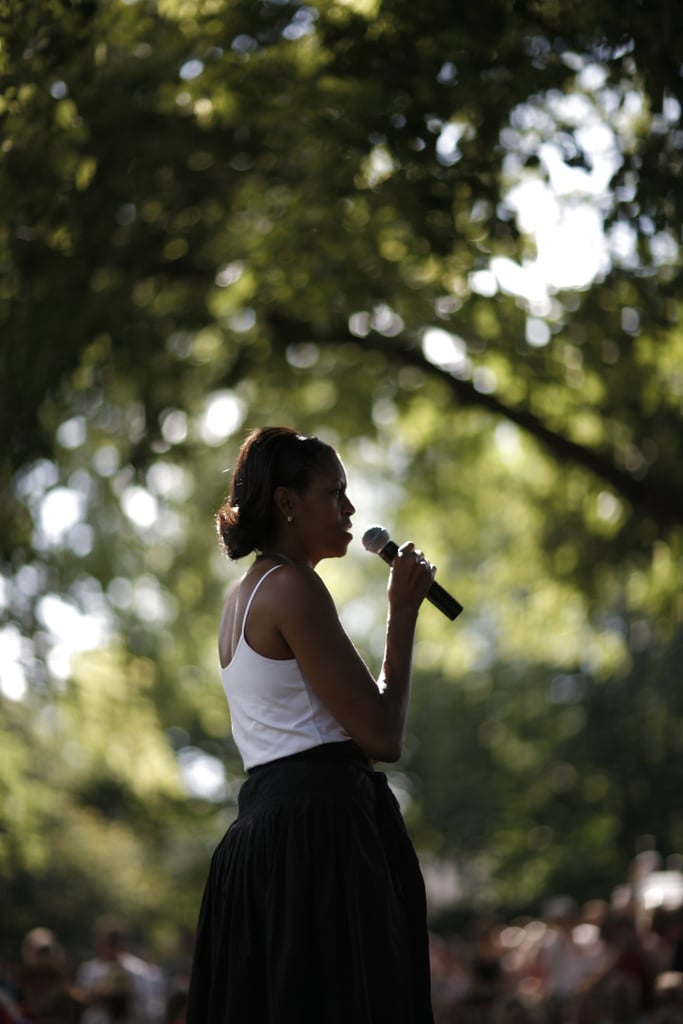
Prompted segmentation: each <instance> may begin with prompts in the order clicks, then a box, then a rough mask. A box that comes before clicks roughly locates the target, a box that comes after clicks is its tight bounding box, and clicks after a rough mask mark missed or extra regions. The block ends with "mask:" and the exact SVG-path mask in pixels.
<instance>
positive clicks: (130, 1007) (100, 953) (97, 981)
mask: <svg viewBox="0 0 683 1024" xmlns="http://www.w3.org/2000/svg"><path fill="white" fill-rule="evenodd" d="M94 943H95V954H96V955H95V957H94V958H93V959H91V960H86V961H85V962H84V963H82V964H81V965H80V967H79V968H78V970H77V972H76V984H77V986H78V987H79V988H80V989H81V990H82V991H83V992H84V994H85V996H86V999H87V1000H88V1002H89V1003H93V1004H95V1003H96V1004H98V1005H100V1006H101V1005H102V1003H103V1001H105V1002H106V1001H107V1000H111V1001H113V1003H114V1005H115V1006H118V1005H119V1002H121V1001H123V1002H125V1013H126V1014H127V1015H128V1016H129V1017H131V1018H133V1019H135V1020H140V1021H141V1022H144V1024H161V1022H162V1021H163V1020H164V1007H165V999H166V985H165V979H164V975H163V972H162V971H161V969H160V968H159V967H157V966H156V965H154V964H151V963H148V962H147V961H146V960H143V959H142V958H141V957H139V956H135V955H134V954H133V953H131V952H130V950H129V949H128V948H127V943H128V928H127V924H126V922H125V921H124V920H123V918H121V917H118V916H116V915H105V916H104V917H100V918H98V919H97V920H96V922H95V926H94ZM115 1012H118V1011H115ZM122 1012H123V1011H122Z"/></svg>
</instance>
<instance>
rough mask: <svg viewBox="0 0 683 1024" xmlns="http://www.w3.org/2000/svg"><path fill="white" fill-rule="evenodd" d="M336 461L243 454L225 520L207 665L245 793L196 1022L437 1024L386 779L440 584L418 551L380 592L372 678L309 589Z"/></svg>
mask: <svg viewBox="0 0 683 1024" xmlns="http://www.w3.org/2000/svg"><path fill="white" fill-rule="evenodd" d="M346 488H347V481H346V473H345V470H344V466H343V464H342V462H341V460H340V458H339V456H338V455H337V453H336V452H335V450H334V449H333V448H331V447H330V446H329V445H327V444H325V443H324V442H323V441H321V440H319V439H318V438H316V437H304V436H302V435H300V434H297V433H296V432H295V431H293V430H290V429H288V428H285V427H268V428H264V429H262V430H257V431H255V432H254V433H252V434H250V435H249V437H247V439H246V441H245V442H244V444H243V445H242V447H241V449H240V452H239V456H238V459H237V462H236V465H235V467H234V470H233V474H232V480H231V488H230V495H229V498H228V500H227V501H226V503H225V504H224V505H223V506H222V508H221V509H220V510H219V512H218V515H217V524H218V531H219V536H220V539H221V543H222V545H223V547H224V549H225V551H226V553H227V555H228V556H229V558H231V559H240V558H243V557H244V556H246V555H249V554H251V553H254V554H255V558H254V560H253V561H252V563H251V565H250V566H249V568H248V569H247V570H246V572H245V573H244V575H243V576H242V577H241V579H240V580H239V581H238V582H237V583H236V584H235V585H234V586H233V587H232V588H231V589H230V590H229V592H228V594H227V597H226V599H225V604H224V606H223V613H222V617H221V621H220V628H219V637H218V648H219V656H220V667H221V676H222V680H223V687H224V689H225V693H226V697H227V700H228V703H229V707H230V717H231V722H232V732H233V736H234V739H235V743H236V744H237V747H238V750H239V752H240V755H241V757H242V760H243V762H244V767H245V770H246V772H247V776H248V777H247V779H246V781H245V782H244V784H243V786H242V789H241V791H240V795H239V809H238V816H237V818H236V820H235V821H234V822H233V824H232V825H231V826H230V828H229V829H228V831H227V833H226V834H225V836H224V837H223V839H222V841H221V842H220V844H219V845H218V848H217V849H216V851H215V853H214V856H213V859H212V862H211V868H210V872H209V878H208V881H207V883H206V888H205V891H204V897H203V900H202V905H201V909H200V913H199V921H198V926H197V937H196V947H195V957H194V964H193V969H192V978H191V982H190V993H189V1005H188V1011H187V1022H188V1024H431V1022H432V1019H433V1018H432V1010H431V1002H430V978H429V957H428V938H427V928H426V911H425V895H424V884H423V881H422V876H421V874H420V869H419V865H418V861H417V857H416V854H415V851H414V849H413V846H412V844H411V841H410V839H409V837H408V834H407V831H406V828H405V825H404V823H403V820H402V818H401V814H400V811H399V808H398V804H397V802H396V800H395V798H394V796H393V794H392V793H391V791H390V789H389V788H388V785H387V781H386V777H385V775H384V774H383V773H382V772H379V771H375V770H374V768H373V763H374V762H375V761H396V760H397V759H398V758H399V757H400V755H401V750H402V744H403V735H404V730H405V724H406V716H407V713H408V704H409V697H410V677H411V660H412V650H413V642H414V634H415V625H416V621H417V615H418V610H419V607H420V604H421V603H422V601H423V599H424V597H425V596H426V594H427V591H428V589H429V587H430V585H431V583H432V580H433V578H434V569H433V567H432V566H431V565H430V564H429V563H428V562H426V561H425V559H424V558H423V557H422V556H421V554H420V553H419V552H417V551H415V548H414V546H413V545H412V544H404V545H403V546H402V547H401V548H400V549H399V554H398V556H397V557H396V559H395V561H394V564H393V566H392V569H391V572H390V576H389V584H388V590H387V593H388V613H387V626H386V640H385V648H384V658H383V662H382V667H381V671H380V673H379V676H378V678H377V679H375V678H374V676H373V675H372V673H371V672H370V670H369V668H368V667H367V665H366V664H365V662H364V661H363V659H362V658H361V656H360V654H359V653H358V651H357V650H356V648H355V647H354V645H353V643H352V642H351V640H350V639H349V637H348V636H347V635H346V633H345V632H344V629H343V628H342V625H341V623H340V621H339V617H338V615H337V611H336V608H335V605H334V602H333V600H332V598H331V596H330V593H329V591H328V590H327V588H326V587H325V585H324V583H323V582H322V580H321V578H320V576H319V575H318V574H317V573H316V571H315V567H316V565H317V564H318V563H319V562H320V561H322V559H324V558H340V557H343V556H344V555H345V554H346V551H347V548H348V545H349V542H350V541H351V539H352V536H351V533H350V528H351V517H352V515H353V513H354V511H355V510H354V507H353V505H352V503H351V500H350V498H349V496H348V494H347V489H346Z"/></svg>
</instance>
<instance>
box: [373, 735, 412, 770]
mask: <svg viewBox="0 0 683 1024" xmlns="http://www.w3.org/2000/svg"><path fill="white" fill-rule="evenodd" d="M364 749H365V753H366V754H367V755H368V757H371V758H372V759H373V761H383V762H384V763H385V764H393V763H394V762H396V761H399V760H400V758H401V754H402V753H403V737H402V736H399V737H395V736H391V737H387V736H383V737H381V738H379V737H378V738H376V739H374V740H373V741H372V742H371V743H368V744H366V745H365V748H364Z"/></svg>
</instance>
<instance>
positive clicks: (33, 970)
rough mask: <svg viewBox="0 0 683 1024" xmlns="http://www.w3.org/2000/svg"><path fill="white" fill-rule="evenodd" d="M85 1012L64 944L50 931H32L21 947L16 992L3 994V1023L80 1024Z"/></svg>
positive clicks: (0, 1015) (0, 1008) (0, 1005)
mask: <svg viewBox="0 0 683 1024" xmlns="http://www.w3.org/2000/svg"><path fill="white" fill-rule="evenodd" d="M83 1009H84V1001H83V999H82V997H81V995H80V993H79V992H78V991H76V990H75V989H74V988H73V986H72V985H71V984H70V982H69V977H68V972H67V961H66V954H65V952H64V948H63V946H62V944H61V943H60V942H59V941H58V939H57V937H56V936H55V934H54V932H52V931H50V929H49V928H43V927H38V928H32V929H31V931H29V932H28V933H27V934H26V935H25V936H24V940H23V942H22V944H21V963H20V965H19V969H18V971H17V976H16V988H15V990H14V993H13V994H12V993H10V992H9V991H8V990H5V992H3V993H2V994H0V1022H1V1024H22V1022H31V1024H78V1022H79V1021H80V1020H81V1018H82V1013H83Z"/></svg>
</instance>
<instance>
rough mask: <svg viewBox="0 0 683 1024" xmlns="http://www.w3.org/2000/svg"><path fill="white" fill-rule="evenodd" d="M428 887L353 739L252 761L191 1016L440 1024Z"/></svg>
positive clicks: (270, 1023) (393, 809)
mask: <svg viewBox="0 0 683 1024" xmlns="http://www.w3.org/2000/svg"><path fill="white" fill-rule="evenodd" d="M432 1021H433V1017H432V1010H431V1000H430V977H429V953H428V937H427V926H426V906H425V892H424V884H423V880H422V875H421V873H420V868H419V864H418V860H417V856H416V854H415V850H414V848H413V845H412V843H411V841H410V838H409V836H408V833H407V831H406V828H405V825H404V822H403V819H402V817H401V813H400V810H399V807H398V803H397V801H396V799H395V797H394V795H393V794H392V792H391V790H390V789H389V787H388V784H387V780H386V776H385V775H384V774H383V773H381V772H375V771H374V770H373V769H372V768H371V767H370V765H369V764H368V762H367V759H366V758H365V756H364V755H363V754H362V753H361V751H360V750H359V748H358V747H357V746H356V744H355V743H352V742H347V743H333V744H326V745H324V746H321V747H316V748H315V749H314V750H312V751H306V752H305V754H303V755H301V754H299V755H295V756H294V757H291V758H283V759H282V760H280V761H276V762H273V763H271V764H268V765H264V766H263V767H260V768H257V769H255V770H254V771H252V772H251V773H250V775H249V778H248V779H247V780H246V782H245V783H244V785H243V786H242V789H241V791H240V796H239V813H238V817H237V819H236V821H235V822H234V823H233V824H232V825H231V826H230V828H229V829H228V831H227V833H226V835H225V836H224V838H223V840H222V841H221V843H220V844H219V846H218V848H217V849H216V852H215V853H214V856H213V859H212V861H211V869H210V873H209V878H208V881H207V884H206V888H205V891H204V898H203V901H202V906H201V910H200V913H199V922H198V926H197V937H196V946H195V956H194V964H193V968H192V977H191V982H190V993H189V1005H188V1010H187V1024H290V1022H291V1024H432Z"/></svg>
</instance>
